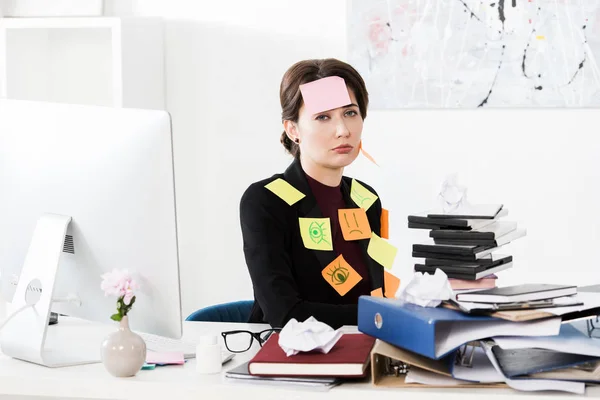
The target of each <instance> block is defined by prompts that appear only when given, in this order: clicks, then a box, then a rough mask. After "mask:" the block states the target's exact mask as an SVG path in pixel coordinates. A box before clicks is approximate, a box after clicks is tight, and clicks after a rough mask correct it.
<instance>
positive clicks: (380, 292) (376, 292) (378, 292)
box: [371, 288, 383, 297]
mask: <svg viewBox="0 0 600 400" xmlns="http://www.w3.org/2000/svg"><path fill="white" fill-rule="evenodd" d="M371 296H373V297H383V290H381V288H377V289H375V290H371Z"/></svg>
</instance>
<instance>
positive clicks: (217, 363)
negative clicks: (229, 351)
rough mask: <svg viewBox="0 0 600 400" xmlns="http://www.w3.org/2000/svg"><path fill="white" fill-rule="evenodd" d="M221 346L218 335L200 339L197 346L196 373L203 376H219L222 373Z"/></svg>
mask: <svg viewBox="0 0 600 400" xmlns="http://www.w3.org/2000/svg"><path fill="white" fill-rule="evenodd" d="M221 357H222V356H221V346H220V345H219V342H218V340H217V336H216V335H206V336H202V337H201V338H200V341H199V342H198V344H197V345H196V371H197V372H198V373H201V374H217V373H219V372H221V366H222V359H221Z"/></svg>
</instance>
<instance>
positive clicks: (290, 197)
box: [265, 178, 304, 206]
mask: <svg viewBox="0 0 600 400" xmlns="http://www.w3.org/2000/svg"><path fill="white" fill-rule="evenodd" d="M265 187H266V188H267V189H269V190H270V191H271V192H273V193H275V194H276V195H277V196H279V198H280V199H282V200H283V201H285V202H286V203H288V204H289V205H290V206H291V205H293V204H294V203H296V202H297V201H299V200H300V199H302V198H303V197H304V193H302V192H300V191H299V190H298V189H296V188H295V187H293V186H292V185H290V184H289V183H287V182H286V181H284V180H283V179H281V178H277V179H275V180H274V181H273V182H271V183H269V184H267V185H265Z"/></svg>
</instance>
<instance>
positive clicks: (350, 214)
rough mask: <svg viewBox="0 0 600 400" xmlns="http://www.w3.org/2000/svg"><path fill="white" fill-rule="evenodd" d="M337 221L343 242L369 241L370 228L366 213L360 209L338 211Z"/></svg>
mask: <svg viewBox="0 0 600 400" xmlns="http://www.w3.org/2000/svg"><path fill="white" fill-rule="evenodd" d="M338 219H339V221H340V228H342V234H343V235H344V240H346V241H351V240H360V239H369V238H370V237H371V226H370V225H369V218H367V213H366V211H365V210H364V209H362V208H343V209H341V210H338Z"/></svg>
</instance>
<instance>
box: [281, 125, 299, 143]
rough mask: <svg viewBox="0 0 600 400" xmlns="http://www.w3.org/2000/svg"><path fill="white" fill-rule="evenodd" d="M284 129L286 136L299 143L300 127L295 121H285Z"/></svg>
mask: <svg viewBox="0 0 600 400" xmlns="http://www.w3.org/2000/svg"><path fill="white" fill-rule="evenodd" d="M283 129H284V130H285V134H286V135H287V137H288V138H289V139H290V140H291V141H292V142H296V143H298V140H299V139H300V138H299V137H298V126H297V125H296V124H295V123H294V121H290V120H289V119H286V120H285V121H283Z"/></svg>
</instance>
